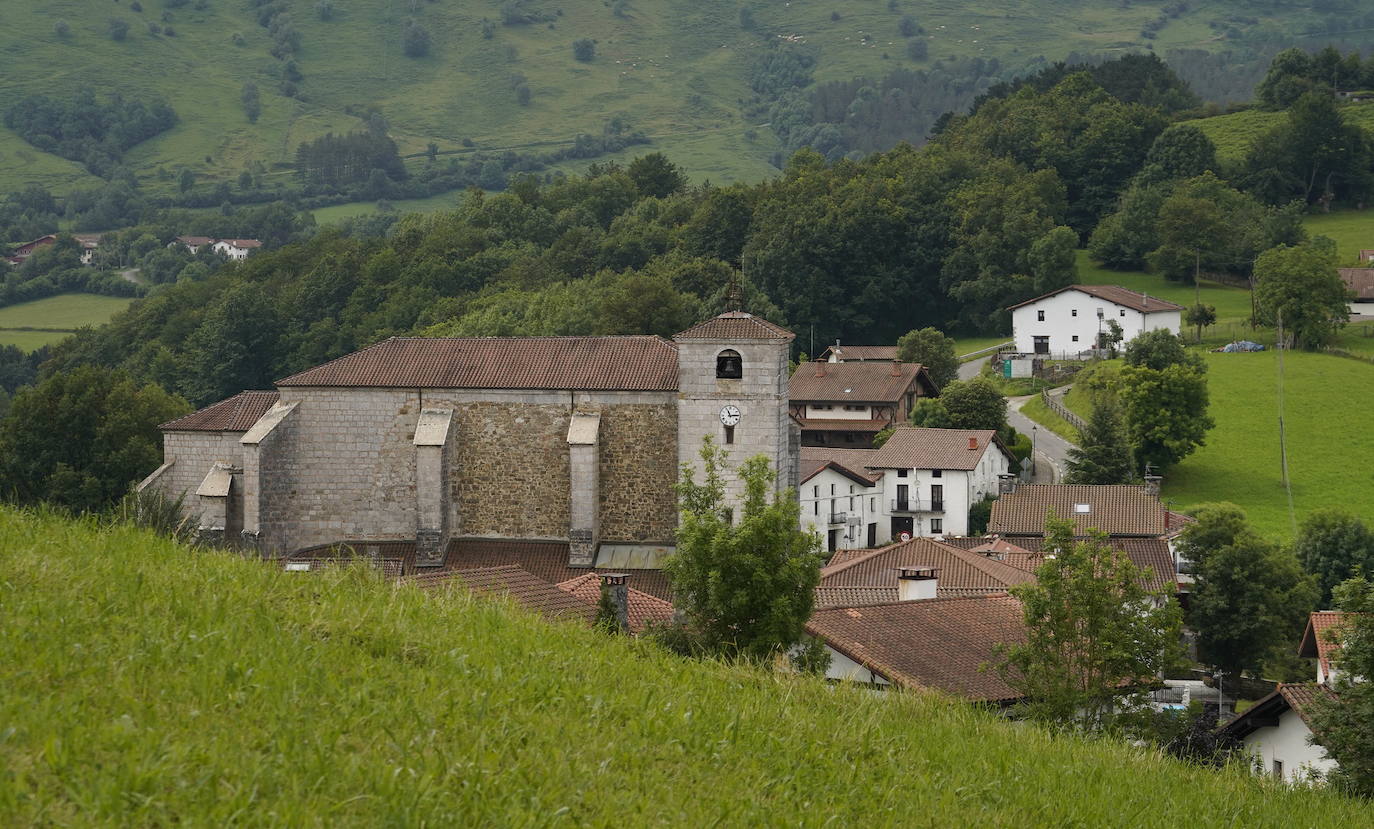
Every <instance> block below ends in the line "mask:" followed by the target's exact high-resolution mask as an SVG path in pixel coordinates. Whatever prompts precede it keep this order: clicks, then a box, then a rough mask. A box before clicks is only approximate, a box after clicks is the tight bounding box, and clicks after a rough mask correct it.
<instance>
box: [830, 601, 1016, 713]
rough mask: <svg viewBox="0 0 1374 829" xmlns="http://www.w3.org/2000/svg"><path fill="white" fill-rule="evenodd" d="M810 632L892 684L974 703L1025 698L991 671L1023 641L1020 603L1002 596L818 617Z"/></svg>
mask: <svg viewBox="0 0 1374 829" xmlns="http://www.w3.org/2000/svg"><path fill="white" fill-rule="evenodd" d="M806 631H807V632H808V633H810V634H811V635H812V636H816V637H818V638H820V639H823V640H824V641H825V643H826V644H827V645H829V646H830V647H831V648H834V649H835V650H836V651H838V652H840V653H842V654H844V655H845V656H846V657H848V658H850V659H852V660H854V661H855V662H857V663H858V664H860V665H862V666H863V667H865V668H867V669H868V670H870V671H873V672H874V673H877V674H880V675H881V676H883V677H885V678H887V679H888V680H889V681H890V682H892V683H893V684H895V685H899V686H902V687H906V688H932V689H937V690H940V691H945V692H947V693H950V694H956V695H958V696H962V697H965V698H968V699H972V700H978V701H987V702H1005V701H1011V700H1015V699H1018V698H1020V696H1021V695H1020V693H1018V692H1017V691H1016V690H1015V689H1014V688H1012V687H1011V686H1010V685H1008V684H1007V683H1006V682H1005V681H1004V680H1003V679H1002V677H1001V675H1000V674H999V673H998V672H997V670H996V669H994V668H992V667H991V666H992V665H994V664H996V663H997V661H998V660H999V656H998V654H997V648H998V646H999V645H1015V644H1020V643H1023V642H1025V641H1026V625H1025V621H1024V617H1023V615H1022V611H1021V603H1020V602H1018V601H1017V600H1016V599H1014V598H1012V597H1010V596H1008V595H1006V594H1005V593H1001V594H994V595H986V596H973V597H966V598H951V599H926V600H923V601H914V602H896V603H893V604H882V605H869V606H864V607H837V608H831V609H826V610H818V611H816V612H815V613H813V614H812V616H811V620H810V621H809V622H807V624H806Z"/></svg>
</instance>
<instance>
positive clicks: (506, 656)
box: [0, 508, 1367, 827]
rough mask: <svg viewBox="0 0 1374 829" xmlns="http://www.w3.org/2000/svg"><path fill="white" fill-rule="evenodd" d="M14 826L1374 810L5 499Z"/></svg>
mask: <svg viewBox="0 0 1374 829" xmlns="http://www.w3.org/2000/svg"><path fill="white" fill-rule="evenodd" d="M0 551H3V553H2V554H0V622H2V624H0V687H3V688H4V693H3V694H0V723H3V726H2V727H0V780H2V781H3V785H0V819H3V822H4V823H5V824H7V825H16V826H17V825H32V824H35V823H41V824H56V825H83V826H84V825H137V826H166V825H173V824H188V825H223V824H230V823H253V824H258V823H261V824H272V825H286V826H302V825H311V826H326V825H327V826H378V825H406V826H415V825H495V826H534V825H537V826H548V825H568V826H575V825H592V826H604V825H610V824H617V825H634V826H638V825H646V824H665V825H675V826H693V827H695V826H711V825H725V826H752V825H803V826H812V825H815V826H820V825H833V824H834V823H836V822H837V821H839V822H843V821H845V820H848V819H850V818H851V817H852V816H854V815H862V816H863V821H864V822H865V823H866V824H869V825H878V826H895V825H903V826H909V825H912V823H913V821H916V822H919V823H924V824H928V825H934V826H979V827H983V826H1008V827H1011V826H1015V827H1021V826H1104V825H1111V826H1142V827H1154V826H1161V825H1177V824H1182V823H1185V822H1186V823H1194V822H1196V823H1199V824H1203V825H1222V826H1239V825H1243V826H1353V825H1359V824H1361V823H1363V822H1364V819H1365V818H1366V817H1367V805H1366V804H1363V803H1356V802H1351V801H1345V800H1341V799H1339V798H1338V797H1336V796H1334V795H1332V794H1329V793H1326V792H1320V791H1306V790H1293V789H1289V788H1286V787H1283V786H1277V785H1274V784H1272V783H1270V782H1269V781H1267V780H1264V779H1261V778H1254V777H1251V776H1249V775H1248V774H1246V773H1244V772H1242V771H1241V770H1239V769H1229V770H1226V771H1223V772H1213V771H1206V770H1201V769H1196V768H1192V767H1188V766H1184V765H1182V764H1181V763H1178V762H1176V761H1173V760H1170V759H1166V758H1163V757H1161V756H1159V755H1157V754H1155V753H1153V752H1149V751H1145V750H1141V749H1135V748H1131V747H1129V746H1125V745H1119V744H1112V743H1106V742H1095V741H1086V740H1079V739H1074V738H1068V737H1052V736H1050V735H1048V734H1047V733H1045V732H1042V731H1040V730H1038V729H1036V728H1033V727H1029V726H1021V725H1015V724H1010V723H1007V722H1004V721H1002V720H1000V719H998V718H997V717H995V716H993V715H992V714H988V713H983V712H979V711H977V710H974V709H973V708H971V707H969V706H967V705H965V704H962V703H958V702H954V701H951V700H948V699H945V698H942V697H938V696H936V695H924V694H915V693H908V694H903V693H892V694H882V693H874V692H871V691H867V690H863V689H859V688H850V687H834V686H830V685H827V684H826V683H825V682H823V681H821V680H819V679H812V678H800V677H795V676H790V675H786V674H780V673H776V672H772V671H768V670H761V669H756V668H750V667H742V666H730V665H724V664H717V663H710V662H705V663H702V662H691V661H686V660H683V659H680V658H678V657H674V656H671V655H669V654H667V653H664V652H662V651H660V650H659V649H657V648H655V647H653V646H650V645H648V644H646V643H643V642H635V641H631V640H627V639H624V638H613V637H608V636H605V635H602V634H598V633H595V632H593V631H591V630H587V629H584V628H580V627H576V626H572V625H553V624H549V623H546V622H544V621H541V620H539V619H537V618H534V617H531V616H527V615H525V614H523V613H520V612H517V611H516V610H515V609H513V608H510V607H506V606H503V605H501V604H497V603H489V602H482V601H477V600H473V599H470V598H468V596H467V595H466V594H465V593H463V592H462V591H461V590H457V591H455V592H451V593H447V594H437V595H435V594H423V593H421V592H420V591H419V590H416V589H414V588H410V587H402V588H397V587H394V586H393V585H391V584H389V583H387V582H384V581H382V580H381V579H380V578H379V577H378V576H376V575H373V574H372V573H370V572H368V571H365V570H362V569H341V570H338V571H335V572H326V573H312V574H303V573H285V572H282V571H281V570H280V569H278V568H276V567H271V566H265V565H264V564H262V563H261V562H257V561H253V560H248V559H244V558H240V557H238V556H236V555H232V554H228V553H218V552H198V551H193V550H189V549H187V548H184V547H179V546H177V545H175V544H172V543H170V542H168V541H165V540H162V539H158V538H155V537H153V536H152V535H149V534H148V533H145V532H141V531H136V530H133V529H130V528H127V527H122V526H115V527H107V528H100V527H97V526H96V524H95V523H94V522H92V521H71V520H67V519H63V518H60V517H55V516H52V515H35V514H32V513H22V512H17V511H14V510H11V509H7V508H0Z"/></svg>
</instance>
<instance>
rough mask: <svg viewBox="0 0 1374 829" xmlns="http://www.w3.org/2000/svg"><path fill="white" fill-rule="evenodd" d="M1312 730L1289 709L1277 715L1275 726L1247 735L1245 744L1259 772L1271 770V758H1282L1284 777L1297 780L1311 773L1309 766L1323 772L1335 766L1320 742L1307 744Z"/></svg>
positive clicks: (1272, 762)
mask: <svg viewBox="0 0 1374 829" xmlns="http://www.w3.org/2000/svg"><path fill="white" fill-rule="evenodd" d="M1311 734H1312V731H1311V730H1310V729H1309V728H1308V727H1307V723H1305V722H1303V721H1302V717H1300V716H1298V712H1296V711H1293V710H1288V711H1285V712H1283V714H1282V715H1280V716H1279V724H1278V726H1276V727H1270V728H1261V729H1259V730H1258V731H1256V732H1254V733H1253V734H1251V735H1249V736H1248V737H1246V738H1245V739H1244V740H1243V742H1244V743H1245V747H1246V748H1247V749H1248V750H1249V751H1250V752H1251V754H1252V755H1253V756H1254V757H1255V758H1256V760H1258V762H1259V772H1260V773H1261V774H1272V773H1273V769H1274V761H1275V760H1280V761H1282V762H1283V779H1284V780H1285V781H1287V782H1290V783H1292V782H1297V781H1301V780H1303V779H1305V778H1306V777H1308V776H1309V775H1310V771H1311V770H1316V771H1319V772H1322V773H1326V772H1329V771H1331V769H1333V768H1335V766H1336V762H1335V761H1334V760H1331V759H1328V758H1327V757H1326V750H1325V749H1323V748H1322V747H1321V746H1314V745H1308V743H1307V738H1308V737H1309V736H1311Z"/></svg>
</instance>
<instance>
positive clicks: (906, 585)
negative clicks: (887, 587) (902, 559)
mask: <svg viewBox="0 0 1374 829" xmlns="http://www.w3.org/2000/svg"><path fill="white" fill-rule="evenodd" d="M939 573H940V569H939V568H938V567H898V568H897V598H899V599H900V600H901V601H904V602H916V601H921V600H923V599H933V598H935V593H936V590H937V588H938V587H939V583H940V580H939V577H938V576H939Z"/></svg>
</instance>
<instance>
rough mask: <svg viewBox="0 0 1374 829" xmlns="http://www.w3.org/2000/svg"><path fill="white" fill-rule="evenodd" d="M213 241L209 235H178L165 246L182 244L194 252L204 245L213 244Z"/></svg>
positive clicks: (170, 246) (172, 246) (171, 246)
mask: <svg viewBox="0 0 1374 829" xmlns="http://www.w3.org/2000/svg"><path fill="white" fill-rule="evenodd" d="M214 243H215V240H214V239H211V238H210V237H209V236H178V237H177V238H176V239H175V240H173V241H172V243H171V244H169V245H168V246H167V247H169V248H174V247H176V246H177V245H183V246H185V248H186V249H187V250H189V251H190V252H191V253H192V254H195V253H197V252H199V251H200V249H201V248H203V247H205V246H206V245H213V244H214Z"/></svg>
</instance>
